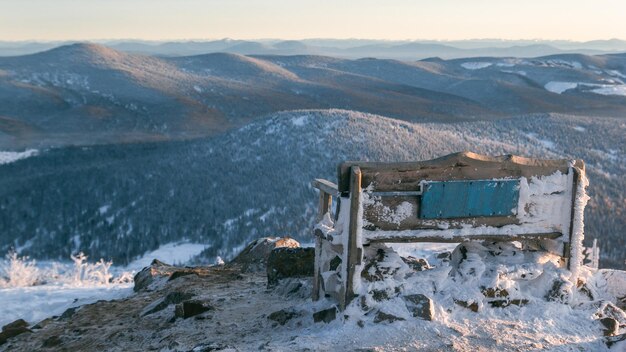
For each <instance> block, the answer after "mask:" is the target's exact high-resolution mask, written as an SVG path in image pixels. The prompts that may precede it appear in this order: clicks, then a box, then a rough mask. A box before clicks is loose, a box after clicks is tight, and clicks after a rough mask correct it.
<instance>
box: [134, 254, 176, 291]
mask: <svg viewBox="0 0 626 352" xmlns="http://www.w3.org/2000/svg"><path fill="white" fill-rule="evenodd" d="M173 268H174V266H172V265H169V264H165V263H163V262H162V261H160V260H158V259H155V260H153V261H152V263H151V264H150V266H148V267H145V268H143V269H142V270H141V271H140V272H138V273H137V275H135V277H134V282H135V286H134V287H133V291H135V292H139V291H141V290H143V289H145V288H147V287H148V286H149V285H150V284H151V283H152V282H154V279H155V277H162V276H169V275H171V271H173V270H174V269H173Z"/></svg>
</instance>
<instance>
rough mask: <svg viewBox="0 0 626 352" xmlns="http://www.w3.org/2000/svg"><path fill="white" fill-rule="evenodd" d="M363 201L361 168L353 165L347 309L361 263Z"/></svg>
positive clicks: (347, 264) (343, 307)
mask: <svg viewBox="0 0 626 352" xmlns="http://www.w3.org/2000/svg"><path fill="white" fill-rule="evenodd" d="M360 201H361V168H359V167H358V166H352V172H351V173H350V227H349V232H348V245H347V253H346V254H347V255H346V257H347V263H346V267H347V269H348V270H347V272H346V276H345V280H346V281H345V286H344V287H345V288H346V292H345V298H344V302H342V304H341V309H342V310H343V309H345V308H346V306H347V305H348V304H350V301H352V299H353V298H354V284H353V280H354V270H355V267H356V266H357V265H359V264H361V258H360V253H359V249H358V243H357V232H358V231H359V228H358V226H359V208H360Z"/></svg>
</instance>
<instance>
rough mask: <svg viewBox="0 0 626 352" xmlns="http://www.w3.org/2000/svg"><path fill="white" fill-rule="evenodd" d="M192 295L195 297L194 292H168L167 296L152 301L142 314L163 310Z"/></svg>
mask: <svg viewBox="0 0 626 352" xmlns="http://www.w3.org/2000/svg"><path fill="white" fill-rule="evenodd" d="M191 297H193V294H192V293H187V292H178V291H174V292H170V293H168V294H167V296H165V297H163V298H161V299H158V300H156V301H154V302H152V303H150V304H149V305H148V306H147V307H146V308H144V309H143V312H142V313H141V315H142V316H146V315H148V314H152V313H156V312H159V311H162V310H163V309H165V308H167V306H169V305H170V304H178V303H181V302H183V301H185V300H188V299H190V298H191Z"/></svg>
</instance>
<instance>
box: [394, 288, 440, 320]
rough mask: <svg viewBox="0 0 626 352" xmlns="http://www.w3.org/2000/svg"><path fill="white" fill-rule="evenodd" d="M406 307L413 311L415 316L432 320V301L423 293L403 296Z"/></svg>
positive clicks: (433, 314) (433, 311)
mask: <svg viewBox="0 0 626 352" xmlns="http://www.w3.org/2000/svg"><path fill="white" fill-rule="evenodd" d="M402 299H404V303H405V304H406V307H407V309H408V310H409V311H410V312H411V313H413V316H414V317H416V318H420V319H424V320H433V318H434V316H435V309H434V308H435V307H434V304H433V301H432V300H431V299H430V298H428V297H426V296H425V295H423V294H419V293H418V294H415V295H407V296H403V297H402Z"/></svg>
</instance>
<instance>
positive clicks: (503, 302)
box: [489, 299, 528, 308]
mask: <svg viewBox="0 0 626 352" xmlns="http://www.w3.org/2000/svg"><path fill="white" fill-rule="evenodd" d="M489 304H490V305H491V306H492V307H494V308H505V307H508V306H510V305H515V306H524V305H526V304H528V300H527V299H495V300H491V301H489Z"/></svg>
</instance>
